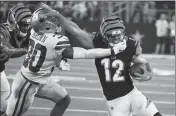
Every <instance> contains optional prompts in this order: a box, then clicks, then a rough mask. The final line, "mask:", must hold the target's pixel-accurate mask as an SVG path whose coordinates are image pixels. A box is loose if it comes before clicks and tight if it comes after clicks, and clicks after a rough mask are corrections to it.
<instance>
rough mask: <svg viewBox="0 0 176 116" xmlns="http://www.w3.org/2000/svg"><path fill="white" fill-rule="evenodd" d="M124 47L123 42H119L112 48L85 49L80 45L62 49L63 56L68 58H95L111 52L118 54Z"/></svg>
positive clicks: (108, 54)
mask: <svg viewBox="0 0 176 116" xmlns="http://www.w3.org/2000/svg"><path fill="white" fill-rule="evenodd" d="M122 49H124V44H123V43H119V44H118V45H116V46H114V47H113V48H106V49H105V48H95V49H89V50H86V49H84V48H80V47H69V48H66V49H64V50H63V52H62V55H63V57H66V58H70V59H95V58H102V57H106V56H110V55H111V54H118V53H119V52H120V51H121V50H122Z"/></svg>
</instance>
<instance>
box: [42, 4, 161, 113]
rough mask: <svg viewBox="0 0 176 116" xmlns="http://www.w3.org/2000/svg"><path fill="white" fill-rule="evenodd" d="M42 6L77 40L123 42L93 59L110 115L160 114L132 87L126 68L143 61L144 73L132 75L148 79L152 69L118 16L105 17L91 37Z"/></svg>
mask: <svg viewBox="0 0 176 116" xmlns="http://www.w3.org/2000/svg"><path fill="white" fill-rule="evenodd" d="M43 7H44V8H46V9H48V10H49V11H50V13H49V14H46V17H47V16H55V17H57V18H58V19H60V22H61V24H62V25H63V26H64V28H65V29H66V30H67V31H68V32H69V33H70V34H71V35H73V36H75V35H76V37H77V39H82V38H84V39H85V40H86V39H90V40H93V45H94V47H95V48H112V47H113V46H115V45H116V44H118V43H120V42H124V43H126V49H125V50H123V51H121V52H120V53H118V54H117V55H115V54H114V55H112V54H113V51H112V53H111V55H110V56H108V57H103V58H96V59H95V65H96V68H97V72H98V74H99V79H100V82H101V85H102V88H103V92H104V95H105V97H106V100H107V104H108V109H109V114H110V115H111V116H130V115H132V112H135V113H138V114H140V116H161V114H160V113H159V112H158V110H157V108H156V107H155V105H154V104H153V102H152V101H150V100H149V99H147V98H146V97H145V96H144V95H143V94H142V93H141V92H140V91H139V90H138V89H137V88H136V87H135V86H134V84H133V81H132V79H131V77H130V74H129V68H130V66H131V64H132V63H143V64H145V65H146V67H147V68H146V69H143V71H144V74H143V75H141V74H138V73H136V74H135V75H136V76H140V77H141V78H140V81H147V80H150V79H151V78H152V69H151V67H150V65H149V63H148V62H147V60H146V59H144V58H143V57H142V56H141V54H142V48H141V46H140V42H139V41H137V40H134V39H131V38H129V37H128V36H126V35H125V26H124V24H123V21H122V20H121V19H120V17H119V16H117V15H110V16H106V17H104V18H103V20H102V22H101V25H100V31H99V32H96V33H94V37H93V38H92V39H91V37H90V36H88V34H85V33H86V32H84V31H83V30H81V29H80V28H79V27H78V26H77V25H76V24H75V23H73V22H71V21H69V20H67V19H66V18H65V17H63V16H62V15H61V14H60V13H59V12H57V11H54V10H52V9H51V8H50V7H48V6H47V5H43ZM86 44H89V43H84V45H85V46H82V47H85V48H86V47H87V46H89V45H86ZM82 45H83V44H82ZM91 45H92V44H90V46H91ZM90 46H89V47H90Z"/></svg>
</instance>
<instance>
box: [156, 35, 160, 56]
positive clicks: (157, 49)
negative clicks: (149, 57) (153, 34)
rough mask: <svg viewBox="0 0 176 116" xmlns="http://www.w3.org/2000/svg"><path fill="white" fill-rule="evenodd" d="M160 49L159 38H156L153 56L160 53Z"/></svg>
mask: <svg viewBox="0 0 176 116" xmlns="http://www.w3.org/2000/svg"><path fill="white" fill-rule="evenodd" d="M160 48H161V38H160V37H157V44H156V47H155V54H159V53H160Z"/></svg>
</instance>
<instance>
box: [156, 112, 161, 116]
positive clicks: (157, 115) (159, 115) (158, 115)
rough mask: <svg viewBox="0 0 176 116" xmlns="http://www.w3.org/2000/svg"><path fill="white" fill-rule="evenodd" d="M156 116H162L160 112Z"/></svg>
mask: <svg viewBox="0 0 176 116" xmlns="http://www.w3.org/2000/svg"><path fill="white" fill-rule="evenodd" d="M154 116H162V115H161V114H160V113H159V112H157V113H156V114H155V115H154Z"/></svg>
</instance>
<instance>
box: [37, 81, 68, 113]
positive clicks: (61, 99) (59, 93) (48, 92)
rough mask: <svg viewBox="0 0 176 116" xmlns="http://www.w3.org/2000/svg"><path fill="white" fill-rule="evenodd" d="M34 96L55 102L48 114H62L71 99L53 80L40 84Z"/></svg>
mask: <svg viewBox="0 0 176 116" xmlns="http://www.w3.org/2000/svg"><path fill="white" fill-rule="evenodd" d="M36 97H39V98H44V99H48V100H51V101H53V102H55V106H54V108H53V109H52V111H51V113H50V116H62V115H63V114H64V112H65V110H66V109H67V107H68V105H69V104H70V101H71V98H70V96H69V95H68V93H67V91H66V90H65V89H64V88H63V87H61V86H60V85H59V84H58V83H56V82H53V81H49V82H48V83H47V84H45V85H42V86H41V87H40V88H39V91H38V92H37V94H36Z"/></svg>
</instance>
